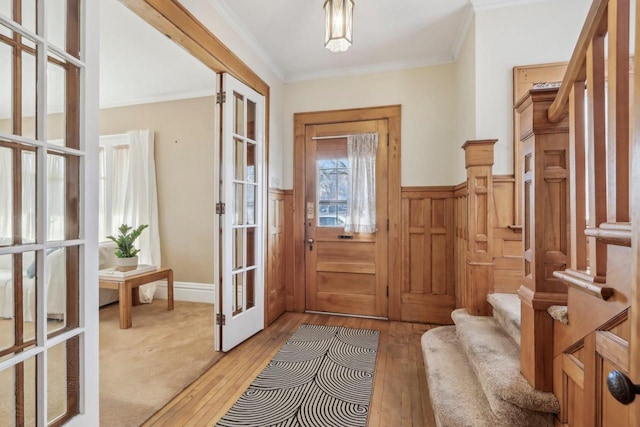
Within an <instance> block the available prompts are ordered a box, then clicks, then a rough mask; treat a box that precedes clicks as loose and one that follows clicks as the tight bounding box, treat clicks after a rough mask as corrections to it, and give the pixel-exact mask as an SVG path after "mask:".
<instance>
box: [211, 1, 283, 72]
mask: <svg viewBox="0 0 640 427" xmlns="http://www.w3.org/2000/svg"><path fill="white" fill-rule="evenodd" d="M209 4H210V5H211V6H212V7H213V8H214V9H215V10H216V12H218V13H219V14H220V16H221V17H222V19H223V20H224V21H225V22H226V23H227V24H229V25H230V26H231V28H232V29H233V30H234V31H235V32H236V33H238V35H239V36H240V38H241V39H242V40H243V41H244V42H245V43H247V45H249V48H250V49H251V51H252V52H253V53H255V54H256V55H257V56H258V58H260V59H261V60H262V61H263V62H264V63H265V64H267V66H268V67H269V68H270V69H271V71H273V72H274V74H275V75H276V76H278V78H279V79H280V81H284V80H285V74H284V72H283V71H282V70H281V69H280V68H279V67H278V66H277V65H276V64H275V62H274V61H273V59H272V58H271V57H270V56H269V55H267V53H266V52H267V51H266V49H265V48H264V47H263V46H262V45H261V44H260V42H258V40H257V39H256V38H255V37H254V36H253V34H251V31H249V30H248V29H247V27H246V26H245V25H244V24H242V22H241V21H240V19H239V18H238V16H237V15H236V14H235V13H234V12H233V10H231V8H230V7H229V6H228V5H227V3H226V1H225V0H209Z"/></svg>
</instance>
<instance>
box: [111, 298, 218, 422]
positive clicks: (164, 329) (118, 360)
mask: <svg viewBox="0 0 640 427" xmlns="http://www.w3.org/2000/svg"><path fill="white" fill-rule="evenodd" d="M213 318H214V313H213V305H211V304H200V303H188V302H182V301H176V303H175V309H174V310H173V311H167V302H166V300H154V302H153V303H152V304H144V305H140V306H137V307H134V308H133V327H132V328H130V329H120V328H119V322H118V305H117V304H113V305H109V306H107V307H104V308H102V309H101V310H100V425H102V426H109V427H118V426H123V427H124V426H127V427H129V426H139V425H140V424H142V423H143V422H144V421H145V420H146V419H147V418H149V417H150V416H152V415H153V414H154V413H155V412H157V411H158V410H160V409H161V408H162V407H163V406H164V405H165V404H166V403H168V402H169V400H171V398H172V397H174V396H175V395H176V394H178V393H180V392H181V391H182V390H183V389H184V388H185V387H187V386H188V385H189V384H191V383H192V382H193V381H194V380H195V379H196V378H198V377H199V376H200V375H201V374H202V373H203V372H204V371H205V370H206V369H207V368H209V367H210V366H211V365H213V364H214V363H215V362H216V361H217V360H218V359H220V358H221V357H222V354H221V353H216V352H215V351H213V328H214V322H213Z"/></svg>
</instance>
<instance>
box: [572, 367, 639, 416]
mask: <svg viewBox="0 0 640 427" xmlns="http://www.w3.org/2000/svg"><path fill="white" fill-rule="evenodd" d="M616 369H617V370H621V369H620V366H618V365H616V364H614V363H612V362H611V361H609V360H607V359H603V360H602V365H601V369H600V370H599V372H598V376H599V378H598V380H599V384H598V389H599V393H598V394H599V395H601V396H602V397H601V399H602V400H601V403H600V405H601V414H602V415H601V416H602V418H601V419H600V422H599V423H598V424H597V425H598V426H603V427H628V426H629V416H630V411H629V410H630V406H628V405H623V404H622V403H620V402H618V401H617V400H616V399H614V398H613V396H611V393H609V391H608V390H607V375H608V374H609V372H611V371H613V370H616ZM625 374H627V372H626V371H625ZM574 425H576V426H578V425H580V424H574Z"/></svg>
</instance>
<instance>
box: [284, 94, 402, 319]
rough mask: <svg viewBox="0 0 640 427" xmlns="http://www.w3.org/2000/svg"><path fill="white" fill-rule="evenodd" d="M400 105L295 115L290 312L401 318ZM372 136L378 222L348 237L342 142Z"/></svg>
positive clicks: (346, 167)
mask: <svg viewBox="0 0 640 427" xmlns="http://www.w3.org/2000/svg"><path fill="white" fill-rule="evenodd" d="M400 112H401V109H400V106H390V107H372V108H364V109H355V110H339V111H326V112H313V113H297V114H295V116H294V121H295V129H296V132H295V146H294V159H295V164H296V168H295V177H294V178H295V182H294V189H293V193H294V204H295V206H299V207H301V208H296V209H295V210H294V239H295V243H294V247H295V265H294V277H295V283H296V286H295V287H294V309H295V310H296V311H321V312H328V313H340V314H346V315H356V316H372V317H382V318H391V319H394V318H398V317H399V314H398V311H399V309H398V308H396V306H397V307H399V304H398V303H397V302H394V301H392V299H390V298H389V295H390V294H391V292H390V290H391V289H394V287H396V286H399V285H400V277H399V271H400V257H399V254H400ZM366 133H372V134H376V135H377V137H378V147H377V150H376V157H375V159H376V160H375V166H376V167H375V171H376V172H375V177H376V183H375V195H376V207H375V213H376V220H375V226H374V227H373V229H372V231H371V232H360V233H355V232H352V231H345V221H346V204H347V202H348V200H347V197H348V196H347V195H346V187H345V186H346V183H345V179H346V170H347V169H348V168H349V165H348V157H347V136H348V135H355V134H366Z"/></svg>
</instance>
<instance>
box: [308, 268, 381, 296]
mask: <svg viewBox="0 0 640 427" xmlns="http://www.w3.org/2000/svg"><path fill="white" fill-rule="evenodd" d="M316 282H317V285H318V292H327V293H340V292H344V293H349V294H360V295H375V294H376V278H375V276H374V275H371V274H353V273H333V272H320V271H318V274H317V276H316Z"/></svg>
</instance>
